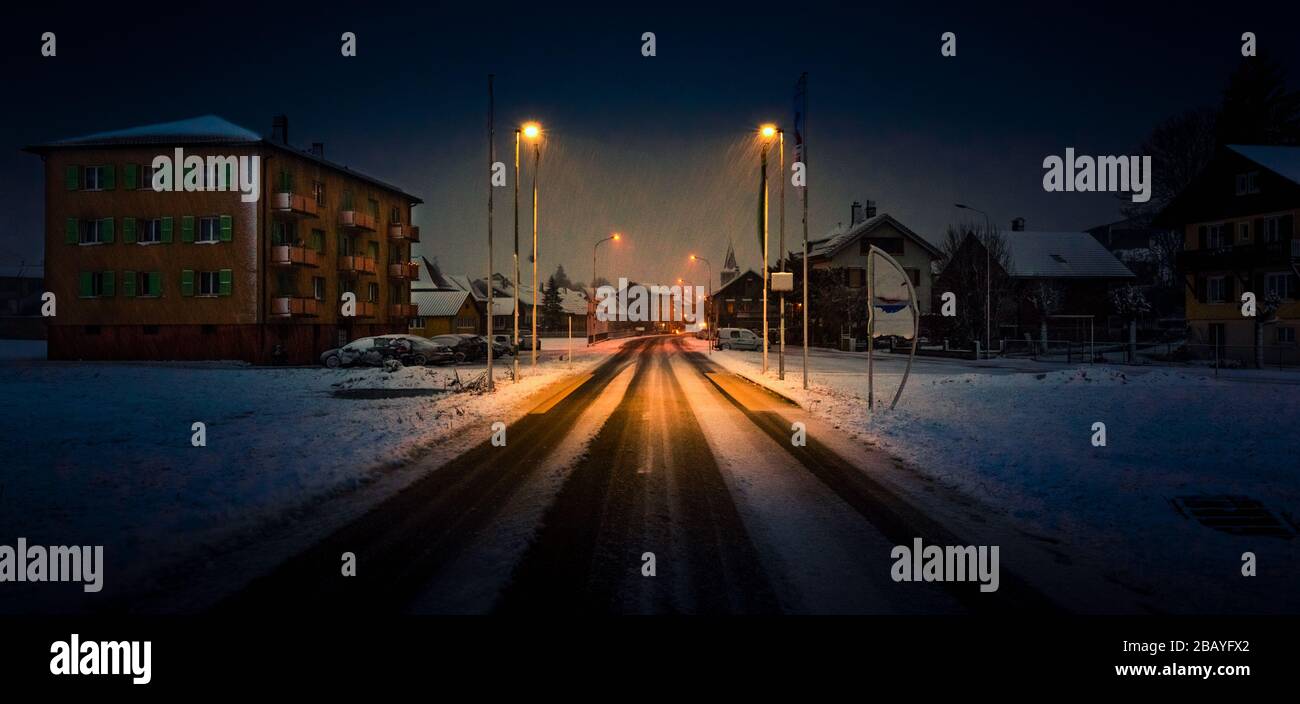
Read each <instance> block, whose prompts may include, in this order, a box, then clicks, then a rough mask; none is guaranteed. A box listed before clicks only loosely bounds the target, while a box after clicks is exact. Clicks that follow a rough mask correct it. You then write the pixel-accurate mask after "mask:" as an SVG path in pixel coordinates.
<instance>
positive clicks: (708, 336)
mask: <svg viewBox="0 0 1300 704" xmlns="http://www.w3.org/2000/svg"><path fill="white" fill-rule="evenodd" d="M691 261H693V262H704V266H705V267H706V268H705V276H707V277H708V278H707V279H705V281H707V282H708V284H709V285H708V286H707V287H706V288H712V286H713V264H711V263H709V260H708V259H705V258H704V257H697V256H695V255H694V254H692V255H691ZM704 300H705V303H706V304H707V305H708V306H709V307H710V308H711V309H712V311H713V315H709V314H708V313H705V314H704V318H705V322H704V324H705V325H706V326H708V325H712V326H713V327H712V328H711V329H709V328H706V329H705V335H704V341H705V342H707V343H709V356H710V357H712V356H713V334H714V332H716V331H717V329H718V328H717V324H718V320H717V317H718V306H717V303H715V302H713V301H710V300H709V298H708V297H707V296H706V297H705V298H704ZM710 319H712V322H710Z"/></svg>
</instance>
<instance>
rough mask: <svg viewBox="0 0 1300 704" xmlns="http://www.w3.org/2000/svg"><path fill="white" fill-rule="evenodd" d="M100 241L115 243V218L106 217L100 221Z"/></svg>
mask: <svg viewBox="0 0 1300 704" xmlns="http://www.w3.org/2000/svg"><path fill="white" fill-rule="evenodd" d="M99 241H100V242H107V243H108V244H112V243H113V218H104V219H103V220H101V221H100V225H99Z"/></svg>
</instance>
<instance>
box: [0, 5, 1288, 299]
mask: <svg viewBox="0 0 1300 704" xmlns="http://www.w3.org/2000/svg"><path fill="white" fill-rule="evenodd" d="M1235 5H1237V6H1236V7H1225V6H1223V5H1221V4H1215V5H1210V4H1204V5H1197V4H1183V5H1179V6H1170V5H1168V4H1166V3H1161V4H1159V5H1155V4H1152V5H1151V6H1149V7H1145V8H1144V7H1136V6H1135V5H1134V4H1133V3H1125V4H1114V5H1107V4H1104V3H1088V4H1087V5H1086V6H1080V7H1077V8H1070V7H1065V6H1064V4H1058V5H1054V6H1050V5H1042V4H1038V5H1033V6H1024V7H1016V6H1002V5H999V6H997V7H995V8H990V9H980V8H976V7H973V6H972V4H970V3H960V4H958V3H954V4H953V6H952V7H944V6H943V5H941V4H937V3H912V4H910V5H909V6H907V7H903V8H897V7H894V8H873V7H866V6H859V5H858V4H856V3H854V4H844V5H837V4H820V3H816V2H807V3H792V4H782V5H762V4H754V3H748V4H736V5H729V6H712V5H710V4H706V3H691V4H668V3H634V4H619V3H607V4H603V5H596V6H592V7H588V8H582V7H580V6H568V5H565V6H559V5H556V6H553V7H552V6H546V5H532V6H526V5H506V4H500V3H493V4H484V3H467V4H464V5H461V4H446V3H429V4H422V5H419V6H413V7H409V8H398V7H396V6H394V5H392V4H381V3H373V4H365V3H351V4H348V5H345V6H341V7H338V8H337V9H334V8H331V7H330V6H329V5H328V3H312V4H308V5H303V6H294V5H292V4H290V3H268V4H262V5H258V4H252V5H246V6H242V7H246V8H247V9H242V10H240V11H232V10H231V9H230V8H232V7H234V5H230V4H226V5H213V6H211V7H201V6H198V5H188V6H183V5H179V4H173V5H169V6H164V8H163V9H152V8H147V7H145V6H143V5H130V4H125V3H114V4H103V5H101V6H99V7H92V8H78V7H75V6H71V5H67V6H64V5H60V4H59V3H40V4H35V5H31V6H28V7H25V8H20V9H18V11H17V14H16V16H15V17H14V18H13V19H12V21H11V22H10V23H9V24H8V26H7V27H6V29H7V32H6V34H7V36H8V38H9V39H8V41H7V42H6V46H5V48H4V70H3V71H2V72H0V75H2V76H3V79H2V80H3V82H4V94H5V95H6V96H7V98H8V99H9V109H8V111H7V113H6V123H7V125H8V129H7V130H6V138H5V140H4V143H5V146H6V147H7V148H5V149H0V183H3V185H4V188H3V190H2V191H0V265H10V264H16V263H17V261H18V260H19V259H22V258H26V259H27V260H28V261H39V260H40V259H41V257H42V251H41V237H40V228H41V223H42V218H43V214H42V209H41V197H42V193H41V189H40V173H41V163H40V159H39V158H38V157H36V156H33V155H30V154H26V153H23V152H20V151H19V149H20V147H22V146H23V145H25V144H30V143H35V142H41V141H46V140H50V139H56V138H62V137H68V136H73V135H78V134H84V133H88V132H95V131H100V130H107V129H115V128H120V127H126V126H131V125H137V124H144V123H150V122H162V121H168V120H175V119H182V118H185V117H192V116H196V115H202V114H207V113H216V114H219V115H222V116H224V117H226V118H228V119H230V120H232V121H234V122H236V123H238V124H241V125H244V126H246V127H249V128H252V129H255V130H259V131H267V130H269V127H270V121H271V116H272V115H273V114H276V113H286V114H288V115H289V120H290V136H291V138H292V140H293V141H295V142H298V143H301V144H306V143H309V142H312V141H323V142H325V143H326V150H327V156H328V157H329V158H331V159H334V160H337V161H340V162H343V163H346V164H348V165H350V166H352V167H354V168H357V169H360V170H363V171H366V172H369V173H371V174H373V175H375V176H377V177H380V178H382V179H384V180H387V181H390V182H393V183H396V184H398V185H400V186H403V187H404V188H405V189H406V190H408V191H410V192H413V193H415V194H416V195H419V196H420V197H422V198H424V200H425V205H423V206H421V207H420V208H417V215H416V223H417V224H419V225H421V227H422V229H423V233H424V242H423V243H422V245H420V247H419V249H417V251H421V250H422V252H423V253H424V254H425V255H427V256H438V257H439V259H440V261H441V262H442V264H443V267H444V269H446V270H447V271H449V272H469V273H471V274H475V275H482V270H484V269H485V268H486V262H485V259H486V246H485V233H486V202H485V201H486V187H485V184H484V183H483V179H484V178H485V168H486V166H485V162H486V149H487V145H486V134H485V127H486V75H487V74H488V73H495V74H496V76H497V121H498V127H499V132H498V142H497V144H498V149H499V158H500V159H501V160H502V161H507V162H508V161H509V158H510V157H509V150H510V144H511V135H510V129H511V128H512V126H513V125H515V124H518V123H519V122H520V121H522V120H524V119H528V118H536V119H538V120H540V121H542V122H543V123H544V125H545V126H546V128H547V129H548V142H547V147H546V151H545V152H544V155H543V163H542V172H541V184H542V185H541V188H542V207H541V211H542V227H541V230H542V258H541V264H542V269H543V271H550V270H551V269H553V268H554V266H555V265H556V264H557V263H562V264H564V265H565V266H566V268H568V269H569V270H570V273H571V274H572V275H573V276H574V278H576V279H579V280H584V281H585V280H588V279H589V278H590V268H591V255H590V251H591V250H590V248H591V243H592V242H593V241H594V240H595V239H597V238H598V237H601V236H603V235H604V234H605V233H607V232H608V231H610V230H620V231H623V232H626V233H627V235H628V237H627V240H626V241H625V242H623V243H620V244H619V245H618V247H617V248H613V249H606V248H607V247H608V245H606V248H602V254H601V272H600V273H601V274H602V275H606V276H616V275H629V276H632V277H637V278H640V279H642V280H647V281H649V280H658V281H663V280H670V279H673V278H675V277H677V276H688V277H689V276H690V271H689V269H688V268H687V266H686V264H685V261H686V256H687V254H688V253H689V252H691V251H698V252H700V253H702V254H704V255H705V256H708V257H710V258H711V259H712V260H713V261H714V263H715V277H716V266H717V265H718V264H720V262H721V259H722V254H723V251H724V250H725V248H726V242H727V240H728V238H729V237H730V238H732V239H734V241H735V242H736V245H737V250H738V254H739V255H740V259H741V264H742V266H754V267H757V265H758V262H759V261H760V259H759V257H760V254H759V248H758V246H757V244H756V241H755V240H756V236H755V226H754V213H755V204H756V201H755V190H756V185H757V151H756V149H755V148H754V145H753V138H752V132H751V130H752V129H753V128H754V126H755V125H757V124H758V123H759V122H762V121H765V120H772V121H776V122H780V123H789V121H790V99H791V92H792V87H793V84H794V82H795V80H796V79H797V78H798V76H799V73H800V72H801V71H807V72H809V74H810V94H811V96H810V97H811V106H810V117H809V121H810V169H811V189H810V190H811V203H812V210H811V218H810V220H811V232H810V234H811V236H813V237H817V236H820V235H821V234H823V233H825V231H826V230H828V229H829V228H832V227H834V226H835V225H836V223H838V222H842V221H845V220H847V217H848V212H849V203H850V202H851V201H852V200H853V199H855V198H856V199H867V198H870V199H874V200H875V201H877V204H878V207H879V209H880V210H881V211H884V212H889V213H891V214H893V215H895V216H896V217H898V218H899V219H900V220H902V221H903V222H904V223H906V224H908V225H909V226H910V227H912V228H913V229H915V230H917V231H918V232H920V233H922V234H923V235H925V236H927V237H929V238H930V239H931V240H934V241H937V240H938V239H939V238H940V237H941V236H942V233H943V228H944V226H945V225H946V224H947V223H949V222H953V221H955V220H957V219H959V218H960V217H961V213H960V212H959V211H955V210H954V209H953V208H952V207H951V204H952V203H953V202H954V201H963V202H969V203H972V204H976V205H978V206H980V207H982V208H983V209H985V210H987V211H989V212H990V214H992V215H993V217H994V218H995V219H996V220H997V221H999V222H1002V223H1003V224H1004V225H1005V223H1006V222H1007V221H1009V220H1010V219H1011V218H1012V217H1015V216H1024V217H1026V218H1027V219H1028V221H1029V228H1030V229H1082V228H1085V227H1089V226H1092V225H1096V224H1100V223H1103V222H1107V221H1109V220H1112V219H1115V218H1116V217H1117V210H1118V208H1117V201H1116V199H1115V198H1114V197H1112V196H1109V195H1101V194H1077V193H1069V194H1067V193H1044V192H1043V190H1042V187H1041V179H1042V173H1043V170H1042V167H1041V163H1042V159H1043V157H1044V156H1046V155H1048V154H1061V153H1063V151H1064V149H1065V148H1066V147H1075V148H1076V149H1077V150H1079V151H1080V152H1081V153H1090V154H1126V153H1134V152H1135V148H1136V145H1137V144H1138V142H1139V141H1140V140H1141V139H1142V138H1143V137H1144V136H1145V135H1146V134H1147V132H1149V130H1150V129H1151V127H1152V126H1154V125H1155V124H1156V122H1158V121H1159V120H1161V119H1163V118H1165V117H1168V116H1171V115H1173V114H1176V113H1178V112H1180V111H1182V110H1184V109H1187V108H1192V107H1197V106H1203V105H1212V104H1215V103H1216V102H1217V101H1218V98H1219V92H1220V91H1221V90H1222V87H1223V85H1224V84H1225V81H1226V79H1227V76H1228V74H1229V73H1230V72H1231V70H1232V69H1233V67H1234V66H1235V65H1236V63H1237V62H1238V61H1239V60H1240V40H1239V37H1240V35H1241V33H1242V32H1243V31H1254V32H1255V33H1256V34H1257V35H1258V37H1259V41H1260V45H1261V46H1262V47H1263V48H1264V49H1266V50H1269V51H1271V52H1272V54H1273V55H1274V57H1275V58H1277V59H1279V60H1280V61H1281V62H1282V63H1283V64H1284V65H1285V66H1286V67H1287V68H1288V69H1289V70H1290V71H1291V74H1292V75H1291V78H1292V82H1293V85H1294V83H1295V81H1296V80H1297V79H1300V42H1297V41H1296V34H1295V32H1296V30H1295V28H1296V27H1297V26H1298V25H1297V22H1296V19H1297V13H1296V11H1295V10H1291V9H1284V8H1285V7H1286V6H1285V5H1283V4H1281V3H1279V4H1277V5H1271V6H1270V5H1269V4H1265V3H1250V5H1251V7H1241V6H1244V5H1247V3H1236V4H1235ZM1284 13H1288V14H1284ZM44 31H53V32H56V33H57V35H58V42H59V43H58V48H59V56H58V57H56V58H51V59H45V58H41V57H40V56H39V37H40V34H41V32H44ZM344 31H352V32H355V33H356V34H357V36H358V53H359V56H358V57H356V58H343V57H342V56H340V54H339V35H340V34H341V33H343V32H344ZM645 31H652V32H655V33H656V35H657V39H658V55H657V56H656V57H653V58H645V57H642V56H641V53H640V46H641V39H640V37H641V34H642V32H645ZM945 31H953V32H956V34H957V42H958V55H957V57H956V58H951V59H945V58H941V57H940V55H939V44H940V42H939V37H940V34H942V33H943V32H945ZM525 178H526V179H527V178H528V174H527V173H526V174H525ZM526 188H527V181H525V191H526ZM498 195H499V198H498V201H497V204H498V209H497V232H498V233H499V234H500V236H501V239H500V240H499V241H500V242H502V243H503V245H502V246H501V247H500V248H499V249H498V252H499V253H501V254H503V255H504V254H505V253H506V247H508V246H509V245H508V241H509V234H510V229H511V211H510V209H509V206H510V195H511V194H510V191H509V190H508V189H503V190H501V191H499V192H498ZM790 195H791V198H790V200H789V204H788V208H789V211H788V221H787V222H788V230H787V232H788V237H789V238H790V242H791V245H790V246H791V247H794V246H795V245H794V244H793V243H794V242H795V240H796V238H797V237H798V233H799V228H798V220H797V217H798V214H797V206H796V203H795V200H794V199H793V194H790ZM775 197H776V191H775V187H774V190H773V198H774V199H775ZM524 206H525V209H526V208H527V198H526V196H525V199H524ZM776 215H777V213H776V209H775V203H774V206H773V210H772V228H773V255H775V237H776ZM523 229H524V230H525V231H526V230H527V224H526V223H525V225H524V228H523ZM498 262H499V264H498V266H499V267H500V268H502V269H504V268H505V266H506V263H507V262H508V257H507V256H501V257H500V258H499V259H498ZM699 278H701V279H702V275H700V277H699Z"/></svg>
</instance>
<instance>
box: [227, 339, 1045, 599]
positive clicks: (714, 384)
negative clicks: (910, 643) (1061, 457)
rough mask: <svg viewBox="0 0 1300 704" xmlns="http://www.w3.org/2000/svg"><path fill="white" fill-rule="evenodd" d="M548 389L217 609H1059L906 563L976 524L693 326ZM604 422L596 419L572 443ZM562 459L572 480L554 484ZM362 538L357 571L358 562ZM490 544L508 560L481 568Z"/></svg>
mask: <svg viewBox="0 0 1300 704" xmlns="http://www.w3.org/2000/svg"><path fill="white" fill-rule="evenodd" d="M548 394H549V396H548V397H547V398H544V399H539V403H538V405H537V407H536V408H535V409H534V410H533V412H531V413H529V414H527V415H525V416H523V417H522V419H521V420H519V421H518V422H516V423H514V424H513V425H511V426H510V427H509V429H508V438H509V442H508V444H507V445H506V446H504V447H497V446H494V445H493V444H492V443H491V441H490V440H489V439H488V437H487V433H486V432H485V437H484V441H483V442H482V443H481V444H479V445H478V446H476V447H475V448H473V449H472V450H470V451H469V452H467V453H465V454H463V455H461V456H460V457H458V458H457V459H455V460H453V461H451V462H450V463H448V464H446V465H444V466H442V467H440V468H437V469H436V470H433V471H430V472H429V473H428V474H427V475H426V476H425V477H423V478H422V479H420V480H419V481H417V482H416V483H414V484H412V485H411V486H409V487H408V488H407V489H406V490H404V491H402V492H401V493H399V494H397V495H395V496H393V497H391V498H390V499H388V500H386V501H384V502H382V503H380V504H379V505H377V506H376V507H374V508H373V509H372V510H371V511H370V512H369V513H367V514H365V515H363V516H362V517H360V518H359V519H357V520H355V521H353V522H352V523H350V524H348V525H346V526H343V527H342V528H340V529H338V530H337V531H336V532H334V533H333V534H331V535H330V536H328V537H327V538H325V539H324V540H322V541H320V542H319V543H317V544H316V545H314V546H313V547H311V548H310V549H308V550H306V551H305V552H303V553H301V554H299V555H297V556H296V557H294V558H292V559H290V560H288V561H286V562H285V563H283V564H282V565H280V566H279V567H278V568H277V569H276V570H274V571H273V572H272V573H270V574H268V575H266V576H264V577H262V578H259V579H257V580H255V581H254V582H253V583H252V584H250V585H249V586H248V587H247V588H245V589H244V590H243V591H241V592H239V593H237V594H235V595H234V596H232V597H230V598H229V599H227V600H225V601H224V602H222V603H221V604H219V605H218V606H217V607H216V608H217V609H218V610H235V611H239V612H246V611H254V612H266V613H280V612H283V611H286V610H288V611H318V610H322V609H329V610H335V611H337V610H342V611H344V612H348V611H360V612H404V611H412V610H415V611H424V610H431V611H440V610H442V607H440V606H439V605H440V604H444V603H446V602H447V600H446V599H444V597H445V596H447V594H449V593H450V592H465V591H470V592H474V593H475V594H476V595H477V598H476V599H470V600H469V602H468V603H472V604H477V606H474V607H471V608H469V609H468V610H470V611H494V612H500V613H511V614H514V613H697V614H727V613H782V612H794V613H953V612H959V613H960V612H986V611H999V612H1000V611H1026V610H1028V611H1047V610H1053V609H1054V608H1055V607H1054V606H1053V604H1052V603H1051V602H1050V601H1049V600H1047V599H1046V598H1044V597H1043V596H1042V595H1041V594H1039V593H1038V592H1036V591H1035V590H1033V589H1031V588H1029V587H1028V586H1026V585H1025V584H1024V583H1023V582H1022V581H1021V580H1020V579H1018V578H1017V577H1016V576H1015V575H1014V574H1012V573H1010V571H1009V570H1008V569H1007V567H1006V566H1005V565H1003V566H1002V568H1001V587H1000V589H999V590H998V591H997V592H994V593H992V594H985V593H980V592H979V590H978V589H977V585H975V584H973V583H969V582H966V583H953V582H936V583H924V582H896V581H894V580H892V579H891V577H890V568H891V566H892V565H893V562H894V561H893V560H892V559H891V557H890V550H891V548H892V546H894V545H911V543H912V541H913V539H915V538H918V537H919V538H921V539H922V540H923V541H924V542H925V544H928V545H965V544H968V543H966V542H965V541H963V540H962V539H961V537H960V536H958V535H955V534H954V533H953V532H952V531H950V530H948V529H947V528H946V527H945V526H944V525H942V524H941V523H940V522H939V521H937V520H935V519H934V518H932V517H931V516H929V515H927V513H926V512H924V511H923V510H921V509H918V508H916V507H915V506H913V505H911V504H909V503H908V502H907V501H905V500H904V499H902V498H900V497H899V496H898V495H897V494H896V493H894V492H892V491H891V490H890V489H889V488H888V487H887V486H886V484H884V483H882V482H879V481H877V480H876V479H875V478H873V475H872V471H871V467H872V466H873V463H874V464H875V465H880V466H884V465H885V464H886V463H887V462H888V458H887V457H886V456H883V455H881V456H879V457H875V456H872V453H871V452H870V451H869V450H866V449H862V453H863V455H861V456H854V457H852V458H851V460H852V461H850V459H846V458H845V457H844V456H842V455H841V454H837V451H836V450H835V449H832V446H833V445H835V443H830V442H822V441H821V440H820V439H819V437H825V436H824V435H823V433H826V432H830V430H829V429H828V428H824V427H821V426H817V425H816V424H815V421H814V420H813V419H811V418H809V417H808V416H807V415H806V414H804V413H803V412H802V411H801V410H800V409H798V408H797V407H795V406H793V405H792V404H789V403H788V402H786V401H784V400H783V399H780V398H779V397H776V396H774V395H772V394H770V393H768V392H766V391H765V390H761V389H760V388H759V387H757V386H755V385H753V384H751V383H749V382H746V381H743V380H741V379H740V378H738V377H735V376H733V375H731V374H728V373H726V372H725V371H724V370H723V369H721V368H720V367H717V366H715V365H713V364H712V363H711V362H710V361H709V360H708V358H707V356H705V355H704V354H701V353H699V352H689V351H687V350H685V349H684V348H683V347H682V346H681V345H680V343H679V342H678V341H677V340H676V339H675V338H672V337H647V338H641V339H637V340H632V341H629V342H627V343H625V345H624V346H623V347H622V348H621V349H620V350H619V351H618V352H616V353H614V354H613V355H611V356H610V358H609V359H608V360H606V361H604V362H603V363H601V365H600V366H599V367H597V368H596V369H595V370H594V371H593V372H592V373H591V374H590V375H589V376H582V377H579V378H578V380H577V381H576V382H573V383H569V384H565V385H561V387H560V388H557V389H552V390H550V391H549V392H548ZM602 405H604V406H608V408H609V412H608V413H607V414H606V415H603V416H601V417H599V418H597V419H596V420H595V421H594V422H593V421H592V419H591V415H592V413H591V409H593V408H597V407H601V406H602ZM796 420H797V421H800V422H804V423H806V424H808V427H809V431H808V440H807V443H806V445H803V446H795V445H794V444H793V443H792V442H791V424H792V422H793V421H796ZM587 425H592V426H594V427H593V428H592V431H591V437H590V438H589V439H588V440H587V441H586V442H585V444H584V445H583V449H582V450H581V451H580V452H577V453H576V454H575V455H574V456H573V457H571V458H570V457H567V456H566V455H565V452H566V448H567V447H569V446H570V445H572V438H570V437H569V436H570V435H572V434H576V433H579V432H580V431H579V430H577V428H581V427H584V426H587ZM841 447H842V446H841ZM840 451H841V452H842V451H843V450H842V449H841V450H840ZM556 465H558V466H560V468H561V469H560V471H550V470H547V469H546V468H547V467H555V466H556ZM548 478H549V479H553V480H554V481H553V482H552V483H553V484H554V485H555V486H554V490H553V491H546V490H543V489H539V488H538V487H545V486H547V481H548ZM521 507H523V509H521ZM520 515H525V516H533V515H535V516H536V518H535V519H533V518H529V519H527V520H526V521H525V523H526V525H525V526H524V529H523V531H522V532H523V533H524V534H525V535H524V537H523V538H522V539H521V538H519V537H518V536H516V538H515V540H514V541H513V542H511V541H510V540H502V539H501V538H500V535H501V534H504V533H508V532H509V531H508V530H507V529H506V528H503V526H506V525H508V524H510V522H511V521H512V520H513V521H514V522H515V523H516V524H517V523H518V522H519V516H520ZM517 528H518V526H516V530H515V532H516V533H519V532H520V531H519V530H517ZM512 546H515V547H512ZM345 552H350V553H353V554H354V555H355V556H356V558H357V565H358V573H357V575H356V576H354V577H343V576H340V556H341V555H342V554H343V553H345ZM489 558H490V559H489ZM651 561H652V562H653V565H654V569H653V574H650V570H649V569H648V568H647V565H648V564H650V563H651ZM488 563H492V564H495V565H496V568H495V572H496V574H497V575H498V576H495V577H494V576H493V575H492V574H490V572H492V570H486V571H481V572H482V573H480V572H476V571H475V569H474V568H473V567H472V566H473V565H477V564H488ZM466 565H471V567H470V568H467V567H466ZM502 565H504V567H502ZM462 603H465V602H464V601H463V600H462ZM461 610H464V609H461Z"/></svg>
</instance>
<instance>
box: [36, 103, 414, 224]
mask: <svg viewBox="0 0 1300 704" xmlns="http://www.w3.org/2000/svg"><path fill="white" fill-rule="evenodd" d="M186 144H242V145H252V144H256V145H264V146H268V147H273V148H275V149H279V150H281V151H285V152H289V153H290V154H294V155H295V156H299V157H301V158H303V159H307V160H309V161H314V162H316V163H318V164H320V165H322V166H325V167H328V168H331V169H334V170H335V171H340V172H342V173H344V174H347V175H349V176H352V177H354V178H358V179H361V180H362V181H366V182H368V183H371V184H374V185H376V186H379V187H380V188H383V189H385V190H388V191H392V192H394V193H398V194H400V195H402V196H404V197H406V198H408V199H409V200H410V201H411V202H412V203H423V202H424V201H423V200H421V199H420V198H418V197H416V196H413V195H411V194H410V193H407V192H406V191H403V190H402V189H400V188H398V187H397V186H394V185H392V184H390V183H386V182H384V181H381V180H379V179H377V178H374V177H373V176H367V175H366V174H363V173H361V172H359V171H354V170H352V169H350V168H348V167H347V166H345V165H343V164H339V163H336V162H333V161H329V160H327V159H325V158H324V157H322V156H320V155H317V154H313V153H312V152H311V151H308V150H306V149H299V148H297V147H295V146H293V145H291V144H286V143H283V142H275V141H271V140H270V139H266V138H263V137H262V136H261V135H260V134H258V133H256V132H254V131H252V130H249V129H246V128H243V127H240V126H239V125H236V124H234V123H233V122H230V121H229V120H226V119H225V118H223V117H219V116H217V115H202V116H200V117H191V118H189V119H185V120H176V121H173V122H160V123H157V124H153V125H140V126H137V127H127V128H125V129H120V130H109V131H107V132H95V133H93V134H87V135H82V136H80V137H70V138H67V139H58V140H54V141H52V142H45V143H44V144H36V145H32V146H29V147H26V151H29V152H33V153H36V154H42V153H45V152H47V151H52V150H55V149H78V148H82V147H119V146H128V147H134V146H150V145H161V146H183V145H186Z"/></svg>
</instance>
